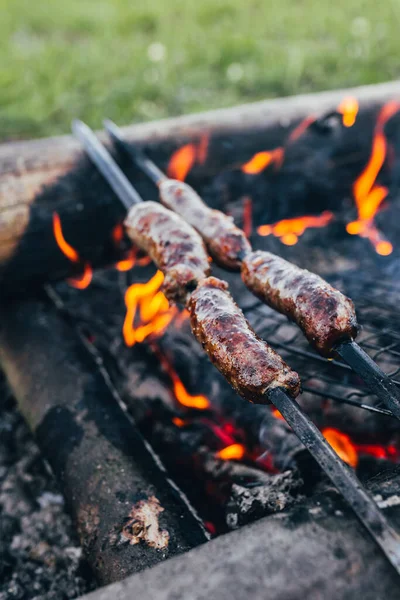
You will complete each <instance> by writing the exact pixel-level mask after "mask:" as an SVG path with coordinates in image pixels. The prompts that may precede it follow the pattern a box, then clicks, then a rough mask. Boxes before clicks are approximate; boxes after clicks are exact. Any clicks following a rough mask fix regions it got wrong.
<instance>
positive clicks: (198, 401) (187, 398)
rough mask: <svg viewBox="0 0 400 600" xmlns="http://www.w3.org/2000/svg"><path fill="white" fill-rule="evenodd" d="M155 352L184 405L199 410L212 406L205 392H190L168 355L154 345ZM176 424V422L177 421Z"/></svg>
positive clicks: (175, 395)
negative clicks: (194, 393) (193, 393)
mask: <svg viewBox="0 0 400 600" xmlns="http://www.w3.org/2000/svg"><path fill="white" fill-rule="evenodd" d="M152 349H153V352H154V353H155V354H156V355H157V357H158V359H159V361H160V363H161V365H162V367H163V369H164V371H166V373H168V376H169V377H170V379H171V382H172V389H173V392H174V397H175V398H176V400H177V401H178V402H179V404H181V405H182V406H186V408H196V409H197V410H205V409H206V408H208V407H209V406H210V401H209V400H208V398H207V397H206V396H203V394H196V395H192V394H189V392H188V391H187V389H186V388H185V386H184V385H183V383H182V381H181V380H180V377H179V375H178V373H177V372H176V371H175V369H174V367H173V366H172V364H171V363H170V362H169V360H168V359H167V357H166V356H165V355H164V354H161V352H160V351H159V350H158V349H157V348H156V347H155V345H152ZM175 424H176V423H175Z"/></svg>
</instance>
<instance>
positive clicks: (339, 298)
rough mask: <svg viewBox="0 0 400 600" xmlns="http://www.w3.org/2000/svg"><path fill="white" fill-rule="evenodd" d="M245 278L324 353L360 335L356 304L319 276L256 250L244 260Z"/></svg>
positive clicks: (330, 355) (270, 304) (252, 287)
mask: <svg viewBox="0 0 400 600" xmlns="http://www.w3.org/2000/svg"><path fill="white" fill-rule="evenodd" d="M242 279H243V281H244V283H245V284H246V286H247V287H248V288H249V290H250V291H252V292H253V293H254V294H255V295H256V296H258V297H259V298H260V299H261V300H262V301H263V302H265V304H268V305H269V306H271V307H272V308H274V309H275V310H277V311H279V312H281V313H283V314H284V315H286V316H287V317H288V318H289V319H290V320H291V321H294V322H295V323H297V325H298V326H299V327H300V329H302V331H303V332H304V334H305V336H306V337H307V339H308V341H309V342H310V344H311V345H312V346H314V347H315V348H316V349H317V350H318V352H319V353H320V354H322V356H326V357H328V358H329V357H332V356H333V355H334V346H335V345H336V344H337V343H338V342H340V341H343V340H346V339H352V338H354V337H356V335H357V331H358V325H357V317H356V313H355V309H354V304H353V302H352V301H351V300H350V298H347V296H344V295H343V294H342V293H341V292H339V290H335V288H333V287H332V286H331V285H329V283H327V282H326V281H324V280H323V279H322V278H321V277H319V276H318V275H315V274H314V273H310V271H306V270H305V269H300V268H299V267H297V266H296V265H293V264H292V263H289V262H287V261H286V260H284V259H283V258H280V257H279V256H275V255H274V254H271V253H270V252H262V251H257V252H252V253H251V254H249V255H248V256H246V258H245V259H244V261H243V264H242Z"/></svg>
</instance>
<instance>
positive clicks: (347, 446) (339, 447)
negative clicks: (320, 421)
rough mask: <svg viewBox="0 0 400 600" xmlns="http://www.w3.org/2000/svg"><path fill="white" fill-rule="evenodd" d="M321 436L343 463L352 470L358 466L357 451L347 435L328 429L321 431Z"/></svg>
mask: <svg viewBox="0 0 400 600" xmlns="http://www.w3.org/2000/svg"><path fill="white" fill-rule="evenodd" d="M322 435H323V436H324V438H325V439H326V441H327V442H328V443H329V444H330V445H331V446H332V448H333V449H334V450H335V451H336V453H337V454H338V455H339V456H340V458H341V459H342V460H343V461H344V462H345V463H347V464H348V465H350V467H353V468H355V467H356V466H357V465H358V454H357V450H356V447H355V445H354V444H353V442H352V441H351V439H350V437H349V436H348V435H346V434H345V433H341V432H340V431H338V430H337V429H333V428H330V427H327V428H326V429H323V430H322Z"/></svg>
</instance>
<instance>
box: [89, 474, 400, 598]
mask: <svg viewBox="0 0 400 600" xmlns="http://www.w3.org/2000/svg"><path fill="white" fill-rule="evenodd" d="M370 489H371V491H372V492H373V493H374V494H376V495H377V498H378V501H379V503H380V504H381V506H382V508H383V509H384V510H385V512H386V514H387V515H388V516H389V518H393V520H394V522H395V523H396V524H397V526H398V525H399V524H400V504H399V493H400V472H399V471H397V473H396V474H395V475H394V476H391V477H389V478H388V477H386V476H384V475H383V476H382V477H380V478H379V479H377V480H376V481H375V482H374V483H373V484H372V485H371V487H370ZM399 593H400V584H399V576H398V574H397V573H396V572H395V571H394V570H393V568H392V567H391V565H390V564H389V563H388V562H387V560H386V559H385V557H384V555H383V554H382V553H381V552H380V550H379V549H378V547H377V546H376V545H375V544H374V542H373V541H372V539H371V537H370V536H369V534H368V533H367V532H366V531H365V530H364V529H363V527H362V526H361V525H360V523H359V522H358V521H357V519H356V517H355V516H354V514H353V513H352V512H351V511H350V510H349V509H348V508H347V506H346V505H345V504H344V503H343V502H342V501H341V499H340V498H339V497H338V495H337V494H336V493H335V492H331V493H329V494H321V495H319V496H316V497H314V498H312V499H310V500H308V501H307V502H305V503H304V504H302V505H299V506H296V507H294V508H293V509H292V510H289V511H287V512H286V511H285V512H284V513H279V514H278V515H275V516H271V517H266V518H264V519H261V520H260V521H257V522H256V523H252V524H251V525H248V526H246V527H243V528H241V529H239V530H237V531H234V532H232V533H229V534H226V535H223V536H220V537H219V538H217V539H216V540H212V541H211V542H209V543H208V544H207V545H206V546H203V547H200V548H195V549H194V550H192V551H191V552H188V553H186V554H185V555H184V556H180V557H177V558H174V559H172V560H170V561H168V562H166V563H164V564H162V565H157V566H156V567H154V568H153V569H151V570H148V571H146V572H144V573H139V574H138V575H134V576H133V577H130V578H129V579H127V580H125V581H124V582H121V583H117V584H114V585H112V586H110V587H108V588H104V589H102V590H97V591H96V592H93V593H91V594H88V595H87V596H84V598H82V600H110V599H111V598H112V599H113V600H130V598H132V597H135V598H140V599H141V600H153V599H154V598H157V600H186V598H190V599H191V600H204V598H212V599H213V600H232V599H233V598H235V599H236V598H246V600H265V599H266V598H268V600H298V599H299V598H307V600H321V599H322V598H324V599H326V600H331V599H334V600H353V599H355V598H357V599H358V598H363V600H384V599H385V600H397V599H398V598H399Z"/></svg>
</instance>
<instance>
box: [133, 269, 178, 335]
mask: <svg viewBox="0 0 400 600" xmlns="http://www.w3.org/2000/svg"><path fill="white" fill-rule="evenodd" d="M163 281H164V275H163V273H162V272H161V271H157V273H156V274H155V275H154V277H152V278H151V279H150V280H149V281H147V282H146V283H134V284H132V285H131V286H129V288H128V289H127V290H126V292H125V305H126V316H125V321H124V325H123V328H122V333H123V336H124V340H125V344H126V345H127V346H133V345H134V344H136V343H140V342H143V341H144V340H145V339H146V338H147V337H148V336H150V335H160V334H161V333H162V332H163V331H164V330H165V329H166V327H167V326H168V325H169V324H170V322H171V321H172V319H173V318H174V316H175V315H176V314H177V308H176V307H170V306H169V303H168V300H167V298H166V297H165V296H164V294H163V292H161V291H160V287H161V285H162V282H163ZM138 316H139V317H140V323H139V325H137V326H136V324H135V321H136V320H137V317H138Z"/></svg>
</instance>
